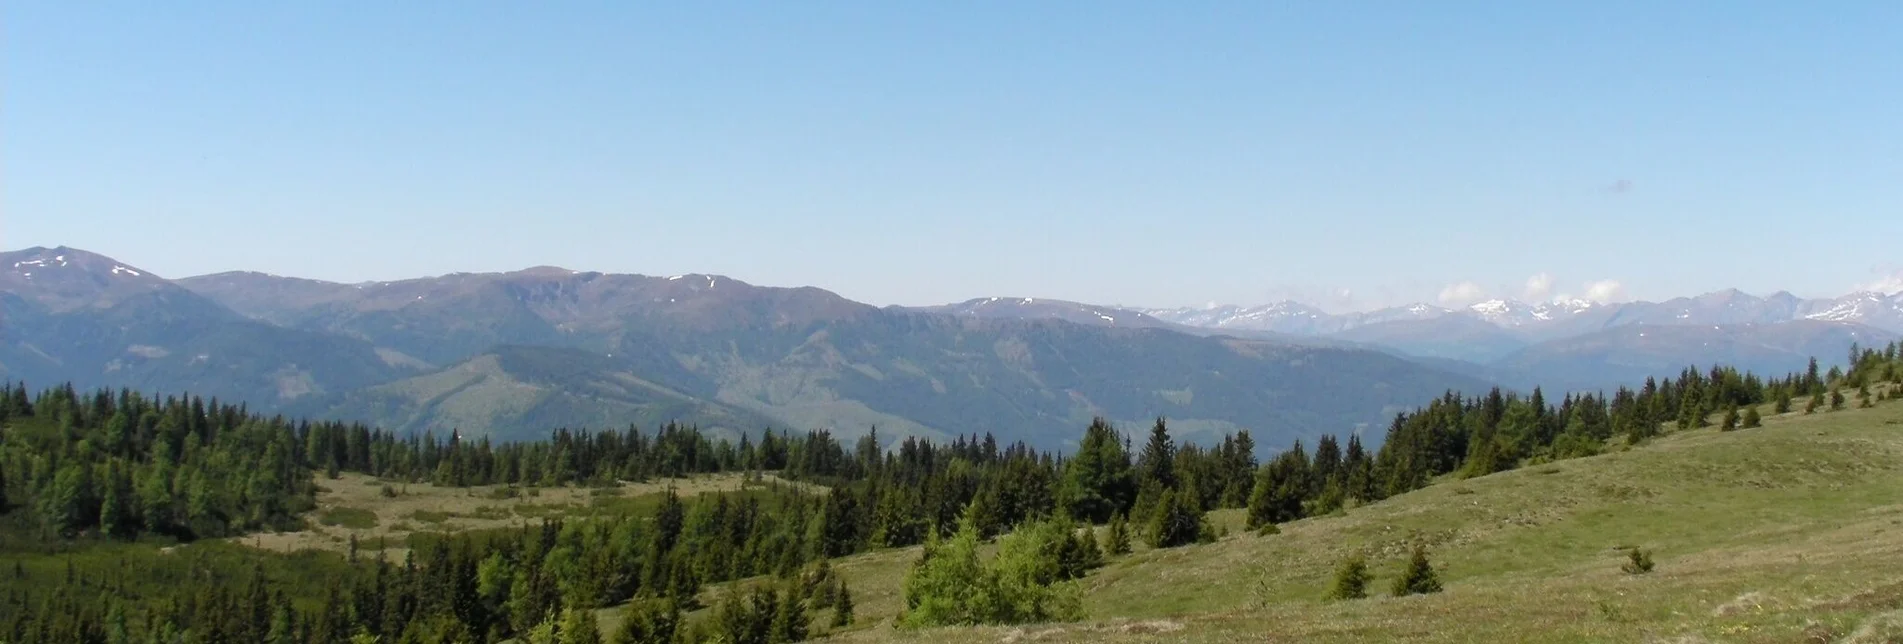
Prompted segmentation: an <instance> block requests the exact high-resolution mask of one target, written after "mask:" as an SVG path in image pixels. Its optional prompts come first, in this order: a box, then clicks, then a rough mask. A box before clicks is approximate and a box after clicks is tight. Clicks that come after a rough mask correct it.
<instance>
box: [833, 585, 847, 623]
mask: <svg viewBox="0 0 1903 644" xmlns="http://www.w3.org/2000/svg"><path fill="white" fill-rule="evenodd" d="M850 625H852V591H851V590H848V589H847V588H846V586H845V585H844V584H841V585H840V586H839V596H838V597H835V598H833V621H832V626H833V628H841V627H845V626H850Z"/></svg>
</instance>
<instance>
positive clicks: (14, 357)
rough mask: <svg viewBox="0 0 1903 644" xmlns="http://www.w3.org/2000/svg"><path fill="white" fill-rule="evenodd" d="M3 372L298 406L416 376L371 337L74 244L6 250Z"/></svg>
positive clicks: (0, 341)
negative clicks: (302, 324)
mask: <svg viewBox="0 0 1903 644" xmlns="http://www.w3.org/2000/svg"><path fill="white" fill-rule="evenodd" d="M0 307H4V311H5V318H4V324H0V375H3V376H4V377H6V378H9V379H22V380H27V381H30V382H36V383H41V384H51V383H54V382H60V381H73V382H76V383H83V384H86V385H88V386H107V387H131V388H136V389H142V390H148V391H150V390H166V391H187V390H189V391H192V392H194V393H200V394H205V395H215V396H224V397H227V398H230V399H242V400H245V401H249V402H251V403H253V404H257V405H279V404H290V403H292V402H293V401H296V400H298V399H301V398H304V397H306V396H314V395H323V394H326V393H330V392H338V391H346V390H351V389H356V388H359V387H364V386H368V385H372V384H376V383H379V382H387V381H389V380H393V379H396V378H400V377H404V376H407V375H410V374H412V373H415V372H416V367H415V366H413V365H406V364H405V363H404V362H403V361H402V360H401V359H399V358H397V357H396V356H394V355H393V354H391V355H386V354H383V353H380V352H379V351H378V350H377V348H376V347H374V346H372V345H371V344H369V343H367V342H363V341H361V340H355V339H351V338H347V337H342V336H336V335H331V334H324V333H315V332H311V331H305V330H299V329H288V328H283V327H279V326H274V325H271V324H267V323H264V322H260V321H257V320H251V319H248V318H245V317H244V316H241V315H238V314H237V313H234V312H232V311H231V310H229V309H227V308H225V307H223V306H221V305H219V304H218V303H216V302H213V301H211V300H210V299H207V298H205V297H203V296H200V295H198V294H196V293H193V292H191V291H189V290H186V289H184V288H181V287H179V286H177V285H175V284H172V283H170V282H167V281H165V280H163V279H161V278H159V277H157V276H154V275H152V274H151V273H149V272H146V271H143V270H140V269H137V268H133V267H131V266H129V265H127V264H124V263H122V262H118V261H116V260H112V259H110V258H106V257H103V256H99V255H95V254H92V253H87V252H85V251H79V250H75V249H70V248H52V249H46V248H33V249H27V250H24V251H18V252H11V253H0Z"/></svg>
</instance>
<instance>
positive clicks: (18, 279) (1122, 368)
mask: <svg viewBox="0 0 1903 644" xmlns="http://www.w3.org/2000/svg"><path fill="white" fill-rule="evenodd" d="M62 258H63V260H64V262H65V263H64V264H61V261H62ZM4 261H5V264H0V273H6V274H5V275H0V298H4V302H5V303H6V307H7V308H6V313H7V316H8V317H7V319H6V323H5V325H4V327H0V339H4V340H5V342H4V346H0V374H4V376H5V377H8V378H14V379H25V380H28V381H30V382H36V383H37V382H53V381H59V380H72V381H74V382H75V383H77V384H80V385H82V386H89V387H90V386H115V387H116V386H130V387H137V388H140V389H147V390H166V391H175V390H182V389H189V390H191V391H192V392H193V393H198V394H201V395H216V396H220V397H227V398H240V399H243V400H246V401H248V402H250V403H251V404H252V405H253V406H254V407H257V408H264V409H275V410H282V411H289V412H293V413H309V414H314V415H318V416H321V417H330V418H347V419H357V420H366V421H370V422H374V423H377V424H379V425H383V426H388V427H392V428H398V429H405V430H412V431H418V430H427V431H436V432H444V431H449V430H452V429H454V430H458V431H461V432H463V433H464V434H466V435H476V434H485V435H492V436H497V437H501V438H528V437H535V436H540V435H541V433H542V432H545V431H547V430H548V429H551V428H553V427H558V426H567V427H590V428H601V427H616V428H619V427H624V426H626V425H629V424H635V425H641V426H652V425H655V424H658V423H661V422H665V421H667V420H680V421H683V422H690V423H696V424H700V425H702V426H704V427H707V428H709V429H713V430H716V431H720V430H742V429H745V430H758V429H760V428H763V427H768V426H771V427H776V428H781V429H791V430H807V429H815V428H832V429H835V430H836V431H839V432H841V433H844V434H847V435H851V434H857V433H860V432H864V431H866V430H867V429H869V428H871V427H873V426H875V425H876V426H877V427H878V428H879V429H880V431H881V432H882V433H886V434H888V435H918V436H928V437H939V438H942V437H949V436H951V435H954V434H971V433H981V432H991V433H994V434H995V435H997V436H999V437H1000V438H1001V439H1004V440H1015V439H1024V440H1027V441H1029V442H1031V443H1032V444H1034V445H1038V446H1041V447H1061V446H1063V445H1064V444H1066V443H1067V442H1068V441H1071V440H1074V439H1075V437H1076V436H1078V435H1079V431H1080V428H1082V427H1083V426H1084V425H1085V424H1087V423H1088V422H1089V420H1090V419H1091V418H1092V417H1093V416H1104V417H1108V418H1111V419H1113V420H1116V421H1119V422H1121V423H1123V424H1125V425H1127V426H1132V427H1140V426H1142V425H1144V424H1147V422H1148V421H1149V420H1150V419H1152V418H1154V417H1157V416H1167V417H1169V418H1170V419H1171V425H1172V427H1174V428H1177V431H1178V435H1179V436H1180V437H1182V438H1184V439H1185V440H1198V439H1199V438H1200V437H1205V436H1211V435H1213V434H1214V432H1217V431H1227V430H1233V429H1236V428H1248V429H1250V430H1252V431H1253V432H1254V433H1255V434H1256V436H1257V441H1258V443H1259V444H1260V445H1262V446H1263V448H1264V449H1270V448H1273V447H1275V446H1279V445H1287V444H1289V443H1292V442H1293V441H1295V440H1297V439H1302V438H1312V437H1314V436H1317V435H1319V434H1321V433H1324V432H1329V433H1337V434H1339V433H1341V432H1344V431H1352V430H1354V429H1355V428H1356V427H1364V426H1369V425H1376V426H1382V425H1385V423H1386V421H1387V420H1388V419H1389V418H1390V417H1391V415H1392V414H1393V413H1394V412H1396V411H1398V410H1401V409H1404V408H1411V407H1412V406H1415V405H1418V404H1419V403H1420V402H1421V401H1423V400H1427V399H1429V398H1432V397H1435V396H1437V395H1439V394H1440V393H1442V392H1444V391H1445V390H1447V389H1449V388H1454V389H1462V390H1474V389H1480V388H1484V387H1486V386H1488V383H1486V382H1485V381H1482V380H1479V379H1476V378H1472V377H1469V376H1465V375H1459V374H1455V373H1450V372H1448V371H1444V370H1440V369H1436V368H1433V367H1429V366H1425V365H1423V364H1421V363H1420V362H1417V361H1413V360H1408V359H1403V358H1400V357H1396V356H1393V355H1389V354H1387V353H1383V352H1381V351H1374V350H1367V349H1363V348H1356V347H1354V346H1352V345H1351V343H1347V342H1343V341H1337V340H1320V341H1315V340H1312V339H1311V340H1310V341H1309V342H1310V343H1312V344H1322V345H1330V346H1303V345H1299V344H1295V343H1290V342H1284V341H1281V338H1283V337H1286V336H1278V335H1274V334H1270V333H1267V332H1242V333H1235V334H1224V333H1219V332H1211V331H1209V330H1202V329H1192V328H1187V327H1182V326H1180V325H1175V324H1172V323H1167V322H1162V321H1160V320H1156V319H1154V318H1150V317H1149V316H1146V315H1144V314H1142V313H1139V312H1135V311H1130V310H1126V309H1118V308H1115V307H1091V306H1085V305H1077V304H1074V303H1066V302H1055V301H1040V300H1029V301H1026V300H1023V299H1020V300H1017V301H1014V302H1012V303H1010V304H1009V307H1008V308H994V305H995V304H996V303H995V302H983V303H980V302H972V303H967V306H965V307H963V308H955V307H954V308H945V309H940V310H919V309H904V308H884V309H882V308H877V307H873V306H869V305H866V304H862V303H858V302H853V301H851V300H847V299H845V298H842V297H839V296H838V295H836V294H833V293H831V292H828V291H825V290H822V289H818V288H810V287H802V288H769V287H761V286H755V285H751V284H747V283H745V282H741V281H738V280H733V279H730V278H727V277H723V276H717V275H678V276H671V277H655V276H643V275H615V274H603V273H595V272H585V271H575V270H568V269H562V268H554V267H537V268H531V269H527V270H522V271H514V272H508V273H480V274H478V273H458V274H451V275H444V276H440V277H432V278H421V279H412V280H401V281H393V282H374V283H364V284H335V283H328V282H321V281H313V280H305V279H298V278H290V277H279V276H273V275H266V274H262V273H249V272H240V273H222V274H218V275H207V276H201V277H194V278H187V279H183V280H179V281H178V282H171V281H167V280H165V279H163V278H160V277H158V276H154V275H151V274H150V273H147V272H145V271H142V270H140V269H137V268H134V267H132V266H130V265H127V264H123V263H120V262H118V261H116V260H112V259H110V258H106V257H103V256H98V255H94V254H91V253H85V252H83V251H77V250H73V249H50V250H49V249H30V250H28V251H22V252H20V253H11V254H8V255H6V256H5V259H4ZM16 262H18V263H19V265H18V266H14V264H15V263H16ZM35 262H37V263H35ZM55 271H64V272H57V273H56V272H55ZM29 272H31V273H32V275H27V273H29ZM987 309H989V311H987ZM1000 311H1002V312H1003V313H998V314H993V312H1000ZM1029 311H1037V313H1036V315H1031V314H1029V313H1028V312H1029ZM1026 318H1030V319H1026ZM1111 319H1114V320H1116V321H1117V322H1115V323H1113V322H1112V320H1111ZM1236 336H1242V337H1236Z"/></svg>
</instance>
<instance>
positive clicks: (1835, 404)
mask: <svg viewBox="0 0 1903 644" xmlns="http://www.w3.org/2000/svg"><path fill="white" fill-rule="evenodd" d="M1843 408H1844V392H1843V391H1842V390H1839V389H1837V388H1836V387H1831V388H1830V410H1831V411H1842V410H1843Z"/></svg>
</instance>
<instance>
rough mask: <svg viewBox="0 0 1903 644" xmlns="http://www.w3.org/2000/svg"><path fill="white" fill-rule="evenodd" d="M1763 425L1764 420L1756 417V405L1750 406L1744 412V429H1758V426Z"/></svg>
mask: <svg viewBox="0 0 1903 644" xmlns="http://www.w3.org/2000/svg"><path fill="white" fill-rule="evenodd" d="M1763 424H1764V419H1763V418H1761V417H1760V416H1759V415H1758V407H1757V405H1752V406H1750V407H1748V408H1746V409H1745V410H1744V427H1745V429H1750V428H1753V427H1759V426H1762V425H1763Z"/></svg>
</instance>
